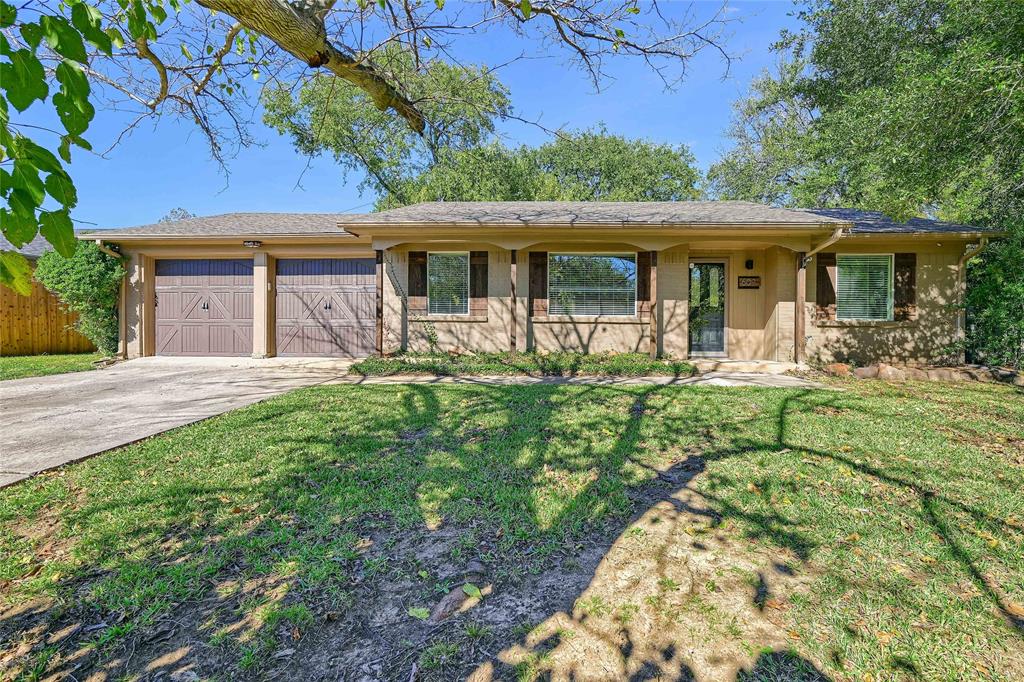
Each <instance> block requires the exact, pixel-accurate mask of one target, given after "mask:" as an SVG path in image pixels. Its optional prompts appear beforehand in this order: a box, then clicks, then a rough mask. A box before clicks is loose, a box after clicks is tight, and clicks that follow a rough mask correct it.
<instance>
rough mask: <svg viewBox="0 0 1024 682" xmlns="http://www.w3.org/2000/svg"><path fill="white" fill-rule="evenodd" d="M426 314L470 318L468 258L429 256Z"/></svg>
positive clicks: (450, 255) (452, 255) (465, 256)
mask: <svg viewBox="0 0 1024 682" xmlns="http://www.w3.org/2000/svg"><path fill="white" fill-rule="evenodd" d="M427 312H428V313H429V314H430V315H468V314H469V254H468V253H428V254H427Z"/></svg>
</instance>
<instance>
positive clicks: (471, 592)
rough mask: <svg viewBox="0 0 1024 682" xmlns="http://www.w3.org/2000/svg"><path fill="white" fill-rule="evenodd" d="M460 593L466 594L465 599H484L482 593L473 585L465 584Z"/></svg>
mask: <svg viewBox="0 0 1024 682" xmlns="http://www.w3.org/2000/svg"><path fill="white" fill-rule="evenodd" d="M462 591H463V592H465V593H466V596H467V597H472V598H473V599H483V598H484V595H483V593H482V592H480V588H479V587H477V586H476V585H474V584H473V583H466V584H465V585H463V586H462Z"/></svg>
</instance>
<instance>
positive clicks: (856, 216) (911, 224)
mask: <svg viewBox="0 0 1024 682" xmlns="http://www.w3.org/2000/svg"><path fill="white" fill-rule="evenodd" d="M807 212H808V213H814V214H816V215H820V216H828V217H830V218H837V219H839V220H848V221H850V222H851V223H853V233H854V234H893V233H895V234H920V233H922V232H927V233H937V234H949V233H959V232H988V231H990V230H989V229H988V228H984V227H972V226H970V225H957V224H956V223H944V222H942V221H939V220H929V219H927V218H911V219H910V220H908V221H907V222H905V223H901V222H899V221H897V220H893V219H892V218H890V217H888V216H887V215H885V214H884V213H881V212H879V211H862V210H860V209H856V208H815V209H810V210H808V211H807Z"/></svg>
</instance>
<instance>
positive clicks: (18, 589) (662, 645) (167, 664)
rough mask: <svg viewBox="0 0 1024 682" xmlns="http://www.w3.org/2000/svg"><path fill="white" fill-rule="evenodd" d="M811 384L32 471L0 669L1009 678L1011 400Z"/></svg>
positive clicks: (503, 403) (267, 674)
mask: <svg viewBox="0 0 1024 682" xmlns="http://www.w3.org/2000/svg"><path fill="white" fill-rule="evenodd" d="M834 383H835V387H837V388H840V389H842V390H840V391H824V390H817V391H816V390H796V389H737V388H717V387H697V386H565V385H532V386H471V385H393V386H346V385H337V386H323V387H315V388H309V389H303V390H299V391H295V392H293V393H290V394H288V395H285V396H282V397H280V398H277V399H274V400H270V401H267V402H265V403H261V404H258V405H254V406H251V407H248V408H245V409H242V410H238V411H235V412H232V413H229V414H226V415H223V416H221V417H217V418H214V419H211V420H208V421H205V422H203V423H200V424H196V425H192V426H188V427H184V428H180V429H177V430H175V431H173V432H170V433H168V434H166V435H164V436H161V437H157V438H153V439H150V440H148V441H145V442H142V443H138V444H135V445H132V446H128V447H125V448H122V449H120V450H117V451H114V452H110V453H107V454H105V455H102V456H99V457H96V458H93V459H91V460H88V461H85V462H82V463H80V464H77V465H73V466H70V467H67V468H65V469H63V470H60V471H56V472H51V473H48V474H45V475H41V476H38V477H36V478H33V479H30V480H28V481H26V482H23V483H20V484H17V485H15V486H13V487H10V488H7V489H4V490H2V491H0V643H6V644H0V677H5V676H7V677H15V678H16V677H17V676H18V675H19V674H23V675H24V676H25V677H26V678H28V679H32V675H37V676H39V677H44V676H45V675H44V673H45V674H53V673H57V674H59V675H70V674H73V675H74V678H75V679H87V678H89V676H90V674H92V673H96V672H102V673H104V674H106V675H108V676H109V677H110V678H115V679H120V678H121V676H124V677H126V678H129V679H136V678H139V677H147V678H148V677H152V676H154V675H157V674H158V673H174V672H178V671H192V672H194V673H195V674H196V675H198V676H199V678H200V679H205V678H217V679H226V678H238V677H241V678H260V679H307V678H310V677H322V676H326V677H330V678H344V679H349V678H374V679H410V678H411V677H413V678H415V679H420V680H423V679H463V678H465V677H467V676H470V675H472V674H475V675H476V677H475V678H474V679H480V680H486V679H527V680H528V679H537V678H546V677H552V678H554V679H569V678H576V679H626V678H629V677H632V676H636V677H637V678H642V679H652V678H654V677H655V676H658V675H661V676H663V677H666V678H670V679H689V677H688V676H690V675H694V674H695V675H697V676H698V678H699V679H707V678H714V679H729V678H732V677H734V676H737V675H738V676H739V678H740V679H744V680H764V681H767V680H783V679H785V680H790V679H804V680H822V679H825V678H828V679H832V680H851V681H853V680H856V681H858V682H862V681H863V680H890V679H893V680H896V679H943V680H967V679H976V680H1018V679H1021V678H1022V676H1024V646H1022V634H1024V630H1022V628H1024V611H1022V607H1021V604H1022V603H1024V515H1022V512H1021V510H1022V509H1024V489H1022V486H1021V483H1020V482H1021V477H1022V474H1024V435H1022V433H1021V424H1022V423H1024V393H1022V392H1021V390H1020V389H1017V388H1014V387H1010V386H1004V385H988V384H955V385H943V384H930V383H928V384H926V383H913V382H912V383H907V384H901V385H893V384H887V383H884V382H867V381H839V380H837V381H835V382H834ZM477 590H479V592H477ZM446 595H447V596H446ZM439 610H443V611H446V612H450V615H448V616H447V617H444V618H441V617H438V616H439V615H440V614H437V613H436V612H437V611H439ZM432 612H435V613H434V614H433V615H432ZM737 671H738V672H737ZM68 679H71V678H70V677H69V678H68ZM182 679H185V678H182Z"/></svg>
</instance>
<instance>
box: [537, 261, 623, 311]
mask: <svg viewBox="0 0 1024 682" xmlns="http://www.w3.org/2000/svg"><path fill="white" fill-rule="evenodd" d="M548 313H549V314H550V315H636V254H635V253H629V254H611V255H605V254H581V253H552V254H550V255H549V256H548Z"/></svg>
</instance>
